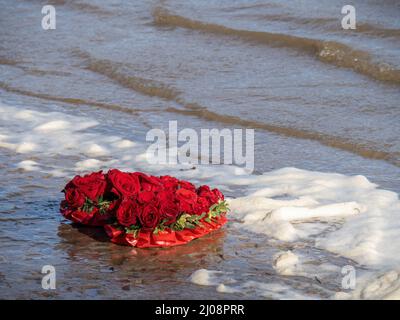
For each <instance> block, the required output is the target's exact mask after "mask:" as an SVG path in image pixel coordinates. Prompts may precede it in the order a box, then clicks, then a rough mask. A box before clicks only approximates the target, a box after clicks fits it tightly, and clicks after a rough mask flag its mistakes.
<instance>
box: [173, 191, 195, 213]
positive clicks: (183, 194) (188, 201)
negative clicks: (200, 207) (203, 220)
mask: <svg viewBox="0 0 400 320" xmlns="http://www.w3.org/2000/svg"><path fill="white" fill-rule="evenodd" d="M175 195H176V199H177V200H178V201H179V208H180V211H181V212H186V213H192V212H193V206H194V204H195V203H196V202H197V195H196V193H194V192H193V191H190V190H187V189H179V190H177V191H176V193H175Z"/></svg>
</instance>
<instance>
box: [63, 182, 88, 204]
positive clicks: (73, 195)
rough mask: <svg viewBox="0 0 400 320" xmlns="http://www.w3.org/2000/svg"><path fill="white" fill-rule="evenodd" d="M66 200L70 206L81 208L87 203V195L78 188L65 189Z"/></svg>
mask: <svg viewBox="0 0 400 320" xmlns="http://www.w3.org/2000/svg"><path fill="white" fill-rule="evenodd" d="M64 193H65V200H66V203H67V205H68V207H70V208H80V207H82V206H83V204H84V203H85V195H84V194H83V193H82V192H81V191H80V190H79V189H77V188H74V187H71V188H67V189H64Z"/></svg>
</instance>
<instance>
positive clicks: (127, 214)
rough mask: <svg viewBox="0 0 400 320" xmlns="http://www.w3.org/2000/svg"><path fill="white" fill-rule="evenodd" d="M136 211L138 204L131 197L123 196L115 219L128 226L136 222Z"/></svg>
mask: <svg viewBox="0 0 400 320" xmlns="http://www.w3.org/2000/svg"><path fill="white" fill-rule="evenodd" d="M138 211H139V206H138V205H137V203H136V202H135V201H133V200H131V199H128V198H125V199H123V200H122V201H121V204H120V205H119V207H118V209H117V212H116V216H117V220H118V222H119V223H120V224H121V225H123V226H125V227H129V226H131V225H133V224H136V223H137V218H138Z"/></svg>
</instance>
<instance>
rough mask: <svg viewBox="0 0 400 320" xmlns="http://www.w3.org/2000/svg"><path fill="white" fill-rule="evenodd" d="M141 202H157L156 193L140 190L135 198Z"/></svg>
mask: <svg viewBox="0 0 400 320" xmlns="http://www.w3.org/2000/svg"><path fill="white" fill-rule="evenodd" d="M137 200H138V201H139V202H140V203H141V204H146V203H150V202H157V198H156V194H155V193H154V192H153V191H142V192H140V193H139V195H138V199H137Z"/></svg>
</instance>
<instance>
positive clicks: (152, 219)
mask: <svg viewBox="0 0 400 320" xmlns="http://www.w3.org/2000/svg"><path fill="white" fill-rule="evenodd" d="M139 219H140V223H141V224H142V226H143V228H145V229H154V228H155V227H156V226H157V225H158V223H159V221H160V213H159V211H158V209H157V208H156V207H155V206H154V205H152V204H149V205H147V206H144V207H143V209H142V211H141V212H140V216H139Z"/></svg>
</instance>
